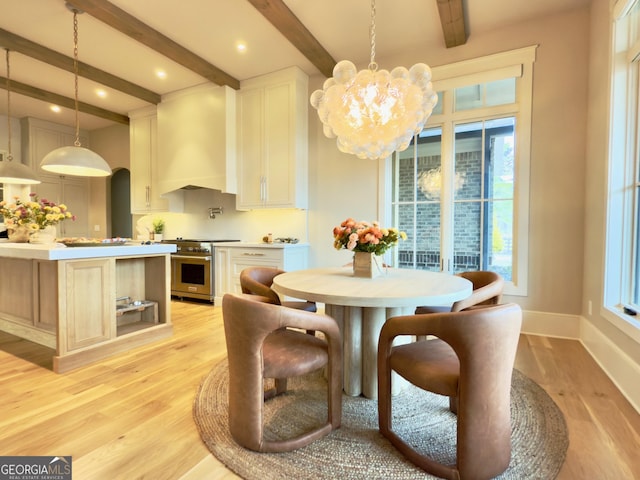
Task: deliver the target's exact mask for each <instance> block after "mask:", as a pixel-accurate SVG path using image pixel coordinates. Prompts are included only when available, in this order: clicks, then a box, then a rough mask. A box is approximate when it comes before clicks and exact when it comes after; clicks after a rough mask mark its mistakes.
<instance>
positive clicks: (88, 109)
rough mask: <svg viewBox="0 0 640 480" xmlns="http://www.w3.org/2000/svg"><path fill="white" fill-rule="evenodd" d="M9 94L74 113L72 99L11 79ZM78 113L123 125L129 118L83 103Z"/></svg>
mask: <svg viewBox="0 0 640 480" xmlns="http://www.w3.org/2000/svg"><path fill="white" fill-rule="evenodd" d="M0 88H2V89H4V90H6V89H7V79H6V77H0ZM11 93H17V94H20V95H25V96H27V97H31V98H35V99H37V100H42V101H43V102H47V103H53V104H55V105H59V106H61V107H65V108H69V109H71V110H74V111H75V108H76V106H75V100H74V99H73V98H69V97H65V96H63V95H58V94H57V93H53V92H48V91H46V90H42V89H40V88H37V87H32V86H31V85H27V84H25V83H21V82H16V81H15V80H13V79H11ZM78 111H80V112H83V113H88V114H89V115H93V116H95V117H100V118H104V119H107V120H110V121H112V122H116V123H121V124H123V125H129V117H128V116H126V115H122V114H120V113H116V112H112V111H110V110H105V109H104V108H100V107H96V106H94V105H90V104H88V103H84V102H78Z"/></svg>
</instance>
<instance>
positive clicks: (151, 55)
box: [0, 0, 589, 130]
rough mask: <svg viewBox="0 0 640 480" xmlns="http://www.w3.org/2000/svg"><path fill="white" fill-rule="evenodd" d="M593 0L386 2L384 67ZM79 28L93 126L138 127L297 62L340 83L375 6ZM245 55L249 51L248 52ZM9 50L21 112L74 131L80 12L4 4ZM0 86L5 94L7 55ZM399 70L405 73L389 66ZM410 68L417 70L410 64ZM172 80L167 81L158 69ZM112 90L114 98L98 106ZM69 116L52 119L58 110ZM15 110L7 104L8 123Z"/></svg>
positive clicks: (115, 6)
mask: <svg viewBox="0 0 640 480" xmlns="http://www.w3.org/2000/svg"><path fill="white" fill-rule="evenodd" d="M588 3H589V0H537V1H536V2H531V1H530V0H377V1H376V60H379V59H381V58H384V57H392V56H394V55H397V54H398V53H399V52H401V53H403V54H406V53H407V52H410V53H413V54H414V55H415V56H416V60H415V61H414V62H413V63H416V62H419V61H420V62H425V63H429V51H430V49H432V48H447V49H455V48H457V49H460V48H465V45H466V43H467V42H469V41H473V34H474V32H486V31H489V30H491V29H494V28H500V27H501V26H503V25H506V24H508V23H513V22H519V21H526V20H527V19H528V18H532V17H536V16H542V15H550V14H553V13H554V12H558V11H562V10H567V9H570V8H577V7H581V6H584V5H586V4H588ZM72 4H73V6H74V7H75V8H77V9H78V10H80V11H82V12H84V13H82V14H80V15H78V24H79V48H78V55H79V64H78V71H79V76H80V77H81V80H80V83H79V97H80V102H79V110H80V112H82V113H81V117H80V123H81V126H82V128H86V129H89V130H91V129H94V128H101V127H104V126H108V125H111V124H113V123H120V124H127V123H128V115H127V114H128V112H129V111H131V110H135V109H137V108H141V107H144V106H146V105H151V104H157V103H159V102H160V100H161V96H162V95H164V94H167V93H170V92H173V91H177V90H181V89H183V88H188V87H190V86H194V85H197V84H201V83H205V82H212V83H214V84H217V85H228V86H230V87H231V88H234V89H238V88H239V87H240V82H241V81H242V80H244V79H247V78H251V77H254V76H256V75H261V74H264V73H268V72H272V71H276V70H279V69H281V68H285V67H288V66H291V65H298V66H299V67H300V68H302V69H303V70H304V71H305V72H307V74H309V75H310V76H313V75H321V76H324V77H330V76H331V72H332V70H333V67H334V65H335V64H336V62H337V61H339V60H343V59H349V60H351V61H353V62H354V63H356V65H358V66H359V67H361V68H362V67H365V66H366V65H367V64H368V62H369V56H370V42H369V27H370V24H371V11H370V5H371V4H370V0H323V1H310V0H215V1H212V0H181V1H180V2H177V1H175V0H111V1H106V0H72ZM240 42H242V43H244V44H245V45H246V47H247V48H246V51H245V52H244V53H239V52H238V51H237V48H236V46H237V44H238V43H240ZM0 46H1V47H3V48H8V49H9V50H10V51H11V92H12V95H11V115H12V117H14V118H15V117H17V118H21V117H23V116H34V117H38V118H44V119H47V120H51V121H57V122H58V123H63V124H70V125H71V124H73V121H74V120H73V119H74V118H75V116H74V114H73V109H74V98H73V97H74V90H73V88H74V82H73V13H72V12H71V10H70V9H68V8H67V6H66V5H65V2H64V0H20V1H15V0H0ZM2 53H3V55H2V60H1V62H0V72H1V73H2V75H0V88H3V89H5V90H6V88H7V77H6V67H5V58H4V51H3V52H2ZM378 63H380V68H391V67H394V66H396V65H389V66H387V65H384V64H382V63H381V62H380V61H378ZM405 66H407V67H408V66H410V65H405ZM157 70H163V71H165V72H166V74H167V76H166V78H164V79H160V78H158V77H157V76H156V75H155V71H157ZM97 89H103V90H104V91H105V92H106V97H104V98H98V97H97V96H96V93H95V92H96V90H97ZM54 104H55V105H58V106H60V107H63V108H62V112H61V113H60V114H54V113H52V112H50V110H49V107H50V105H54ZM6 112H7V101H6V95H5V99H4V101H2V102H0V113H2V114H4V115H6Z"/></svg>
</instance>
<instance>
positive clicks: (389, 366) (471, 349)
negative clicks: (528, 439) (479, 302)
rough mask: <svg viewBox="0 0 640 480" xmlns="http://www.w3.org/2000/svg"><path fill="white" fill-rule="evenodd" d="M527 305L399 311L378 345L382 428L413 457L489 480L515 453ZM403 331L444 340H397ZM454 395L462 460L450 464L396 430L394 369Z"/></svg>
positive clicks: (440, 469) (445, 472)
mask: <svg viewBox="0 0 640 480" xmlns="http://www.w3.org/2000/svg"><path fill="white" fill-rule="evenodd" d="M521 323H522V311H521V310H520V307H519V306H518V305H516V304H506V305H496V306H486V307H479V308H474V309H471V310H466V311H461V312H447V313H430V314H421V315H407V316H399V317H392V318H390V319H389V320H387V322H386V323H385V324H384V326H383V328H382V332H381V333H380V338H379V343H378V420H379V427H380V432H381V433H382V435H384V436H385V437H386V438H387V439H389V441H390V442H391V443H392V444H393V445H394V446H395V447H396V448H397V449H398V450H399V451H400V452H401V453H402V454H403V455H404V456H405V457H406V458H407V459H409V460H410V461H411V462H413V463H414V464H416V465H418V466H419V467H420V468H422V469H424V470H426V471H427V472H428V473H430V474H432V475H437V476H439V477H442V478H448V479H462V480H465V479H488V478H493V477H495V476H496V475H498V474H500V473H501V472H503V471H504V470H506V469H507V467H508V466H509V461H510V457H511V415H510V395H511V374H512V372H513V364H514V361H515V355H516V349H517V346H518V337H519V334H520V326H521ZM400 335H419V336H423V335H433V336H435V337H437V338H435V339H432V340H421V341H418V342H414V343H409V344H405V345H397V346H393V341H394V339H395V338H396V337H398V336H400ZM392 371H395V372H397V373H398V374H399V375H401V376H402V377H404V378H405V379H406V380H408V381H409V382H411V383H412V384H414V385H416V386H418V387H420V388H422V389H423V390H427V391H430V392H434V393H436V394H439V395H445V396H448V397H449V408H450V410H451V411H452V412H453V413H455V414H457V443H456V452H457V455H456V463H455V464H454V465H443V464H441V463H439V462H438V461H436V460H434V459H432V458H430V457H429V456H427V455H425V454H423V453H420V452H419V451H417V450H415V449H414V448H413V447H411V446H410V445H409V444H407V443H406V442H405V440H403V439H402V438H401V436H400V435H398V434H397V433H396V432H395V431H394V430H393V425H392V396H391V372H392Z"/></svg>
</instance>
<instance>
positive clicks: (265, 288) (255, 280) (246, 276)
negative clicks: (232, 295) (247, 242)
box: [240, 267, 317, 312]
mask: <svg viewBox="0 0 640 480" xmlns="http://www.w3.org/2000/svg"><path fill="white" fill-rule="evenodd" d="M282 273H285V271H284V270H280V269H277V268H270V267H247V268H245V269H243V270H242V271H241V272H240V288H241V289H242V293H245V294H251V295H261V296H263V297H268V298H270V299H271V303H274V304H276V305H283V306H285V307H289V308H295V309H296V310H305V311H307V312H315V311H317V307H316V304H315V302H308V301H306V300H285V301H281V300H280V296H279V295H278V294H277V293H276V292H275V291H274V290H273V289H272V288H271V285H273V278H274V277H275V276H277V275H280V274H282Z"/></svg>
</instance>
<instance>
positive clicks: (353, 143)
mask: <svg viewBox="0 0 640 480" xmlns="http://www.w3.org/2000/svg"><path fill="white" fill-rule="evenodd" d="M375 14H376V9H375V0H371V27H370V41H371V61H370V63H369V66H368V67H367V69H366V70H361V71H359V72H358V71H357V69H356V67H355V65H354V64H353V63H352V62H350V61H348V60H343V61H341V62H338V64H337V65H336V66H335V68H334V69H333V77H332V78H329V79H327V80H326V81H325V82H324V85H323V88H322V90H316V91H315V92H313V93H312V94H311V99H310V101H311V105H312V106H313V107H314V108H315V109H317V111H318V117H319V118H320V121H321V122H322V123H323V125H324V127H323V131H324V134H325V135H326V136H327V137H328V138H336V137H337V140H336V143H337V145H338V149H339V150H340V151H341V152H345V153H352V154H354V155H356V156H357V157H358V158H369V159H371V160H377V159H381V158H386V157H388V156H389V155H391V154H392V153H393V152H394V151H399V152H401V151H403V150H406V148H407V147H408V146H409V143H410V142H411V139H412V138H413V136H414V135H416V134H418V133H420V131H422V128H423V127H424V124H425V123H426V121H427V119H428V118H429V116H430V115H431V112H432V111H433V108H434V107H435V105H436V103H437V101H438V96H437V95H436V93H435V92H434V91H433V86H432V84H431V69H430V68H429V66H428V65H426V64H424V63H417V64H415V65H414V66H412V67H411V68H410V69H408V70H407V69H406V68H405V67H396V68H394V69H393V70H392V71H391V72H389V71H387V70H378V64H377V63H376V61H375V50H376V49H375V45H376V43H375V39H376V34H375V26H376V24H375Z"/></svg>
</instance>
